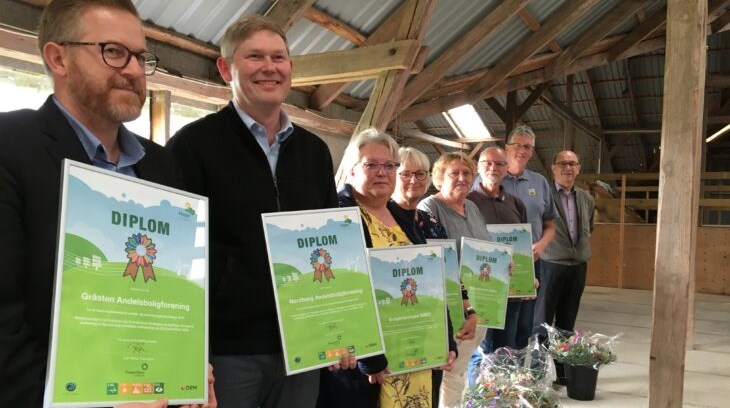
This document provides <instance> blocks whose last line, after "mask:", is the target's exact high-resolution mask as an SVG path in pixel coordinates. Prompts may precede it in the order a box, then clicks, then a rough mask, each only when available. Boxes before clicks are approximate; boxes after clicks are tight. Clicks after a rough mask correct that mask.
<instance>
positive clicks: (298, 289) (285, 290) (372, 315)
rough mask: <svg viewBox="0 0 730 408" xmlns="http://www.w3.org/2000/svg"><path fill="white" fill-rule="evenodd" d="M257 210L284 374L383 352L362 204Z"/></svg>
mask: <svg viewBox="0 0 730 408" xmlns="http://www.w3.org/2000/svg"><path fill="white" fill-rule="evenodd" d="M261 217H262V219H263V225H264V233H265V236H266V246H267V250H268V254H269V263H270V267H271V279H272V281H273V283H274V295H275V297H276V307H277V312H278V317H279V330H280V333H281V339H282V348H283V350H284V363H285V366H286V372H287V375H290V374H296V373H300V372H304V371H310V370H315V369H318V368H321V367H325V366H328V365H331V364H332V363H333V362H335V361H339V360H340V358H341V357H342V355H343V354H346V353H352V354H355V355H356V356H357V357H358V358H362V357H368V356H372V355H376V354H383V353H384V349H383V344H384V343H383V337H382V335H381V332H380V323H379V320H378V312H377V309H376V307H375V294H374V292H373V286H372V282H371V280H370V274H369V272H368V271H369V268H368V260H367V253H366V247H365V236H364V234H363V229H362V220H361V218H360V210H359V209H358V208H334V209H326V210H311V211H293V212H278V213H270V214H262V216H261Z"/></svg>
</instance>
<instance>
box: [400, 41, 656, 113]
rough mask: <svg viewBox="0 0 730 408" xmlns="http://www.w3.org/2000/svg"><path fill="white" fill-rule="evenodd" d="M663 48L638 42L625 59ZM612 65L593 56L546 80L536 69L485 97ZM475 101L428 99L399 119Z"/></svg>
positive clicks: (462, 95) (460, 95)
mask: <svg viewBox="0 0 730 408" xmlns="http://www.w3.org/2000/svg"><path fill="white" fill-rule="evenodd" d="M664 46H665V39H664V37H658V38H652V39H649V40H645V41H642V42H641V43H639V44H637V45H635V46H634V47H633V48H631V49H630V50H629V51H628V52H627V55H628V56H635V55H640V54H646V53H648V52H652V51H656V50H658V49H662V48H664ZM610 62H612V60H609V57H608V51H605V52H598V53H596V54H592V55H587V56H585V57H581V58H579V59H577V60H576V61H575V62H574V63H573V64H571V65H570V66H568V68H566V70H565V72H562V73H556V74H555V76H554V77H552V78H548V77H546V75H545V72H544V70H543V69H538V70H535V71H531V72H526V73H524V74H519V75H514V76H511V77H508V78H507V79H505V80H503V81H502V82H501V83H500V84H499V86H497V87H495V88H494V89H493V90H492V91H490V92H489V93H488V94H487V95H486V96H485V97H489V96H493V95H499V94H503V93H506V92H509V91H511V90H514V89H523V88H527V87H529V86H536V85H538V84H540V83H543V82H545V81H548V80H552V79H555V78H559V77H562V76H565V75H568V74H574V73H576V72H579V71H585V70H587V69H591V68H595V67H598V66H601V65H606V64H608V63H610ZM473 100H475V97H474V95H473V94H472V93H470V92H468V90H463V91H459V92H454V93H451V94H449V95H446V96H441V97H438V98H434V99H430V100H428V101H425V102H421V103H418V104H416V105H413V106H411V107H410V108H408V109H406V110H405V111H403V112H402V113H401V114H400V119H401V120H404V121H413V120H416V119H419V118H421V117H427V116H431V115H435V114H437V113H440V112H443V111H444V110H449V109H451V108H454V107H456V106H459V105H463V104H465V103H470V102H471V101H473Z"/></svg>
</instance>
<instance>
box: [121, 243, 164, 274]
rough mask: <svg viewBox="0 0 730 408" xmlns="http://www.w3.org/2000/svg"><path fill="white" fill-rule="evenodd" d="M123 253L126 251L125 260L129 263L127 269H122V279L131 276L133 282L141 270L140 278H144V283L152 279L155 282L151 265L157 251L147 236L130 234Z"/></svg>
mask: <svg viewBox="0 0 730 408" xmlns="http://www.w3.org/2000/svg"><path fill="white" fill-rule="evenodd" d="M124 250H125V251H127V258H128V259H129V262H128V263H127V267H126V268H125V269H124V274H123V275H122V277H125V276H131V277H132V280H133V281H136V280H137V273H138V272H139V269H140V268H142V276H143V277H144V281H145V283H147V281H148V280H150V279H152V280H153V281H156V280H157V279H156V278H155V271H154V269H152V264H153V263H154V261H155V258H156V257H157V256H156V255H157V249H155V244H154V243H153V242H152V239H151V238H149V237H147V235H142V234H132V236H131V237H129V238H128V239H127V243H126V245H125V249H124Z"/></svg>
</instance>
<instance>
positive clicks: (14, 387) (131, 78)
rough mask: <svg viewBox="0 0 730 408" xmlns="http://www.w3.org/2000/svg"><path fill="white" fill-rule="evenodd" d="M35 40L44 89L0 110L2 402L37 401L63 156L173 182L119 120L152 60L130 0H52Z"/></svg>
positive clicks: (140, 98) (167, 160)
mask: <svg viewBox="0 0 730 408" xmlns="http://www.w3.org/2000/svg"><path fill="white" fill-rule="evenodd" d="M98 41H105V42H98ZM38 45H39V48H40V52H41V55H42V57H43V61H44V63H45V65H46V69H47V71H48V73H49V75H51V76H52V78H53V92H54V94H53V95H52V96H51V97H49V98H48V100H46V102H45V103H44V104H43V106H42V107H41V108H40V109H39V110H28V109H26V110H20V111H14V112H8V113H0V259H2V267H0V276H1V277H2V283H1V284H0V406H2V407H24V408H25V407H40V406H41V404H42V398H43V389H44V380H45V371H46V361H47V358H48V347H49V341H48V339H49V328H50V321H51V302H52V299H53V280H54V269H55V264H54V260H55V252H56V243H57V231H58V206H59V190H60V187H61V181H60V180H61V171H62V164H63V163H62V162H63V160H64V159H66V158H68V159H72V160H76V161H80V162H84V163H87V164H93V165H94V166H97V167H101V168H105V169H108V170H112V171H116V172H118V173H122V174H126V175H129V176H134V177H139V178H142V179H145V180H149V181H153V182H156V183H162V184H167V185H170V186H173V187H180V186H181V185H180V183H179V180H178V177H177V173H176V170H175V165H174V159H173V158H172V156H170V155H169V154H168V153H167V152H165V151H164V150H163V149H162V148H161V147H159V146H157V145H155V144H154V143H151V142H150V141H148V140H146V139H142V138H140V137H139V136H136V135H134V134H133V133H132V132H130V131H128V130H127V129H126V128H125V127H124V126H123V125H122V123H123V122H127V121H130V120H133V119H135V118H136V117H138V116H139V115H140V112H141V109H142V105H143V104H144V101H145V95H146V79H145V75H151V74H152V73H153V72H154V71H155V68H156V65H157V57H155V56H154V55H152V54H151V53H148V52H147V51H146V44H145V36H144V33H143V31H142V24H141V22H140V20H139V17H138V15H137V11H136V10H135V8H134V5H133V4H132V2H131V1H128V0H116V1H113V0H105V1H94V0H85V1H81V0H54V1H52V2H51V3H50V4H49V5H48V6H47V7H46V9H45V10H44V12H43V15H42V16H41V23H40V27H39V33H38ZM163 405H166V403H165V402H163V401H160V402H159V403H157V404H156V405H155V406H163Z"/></svg>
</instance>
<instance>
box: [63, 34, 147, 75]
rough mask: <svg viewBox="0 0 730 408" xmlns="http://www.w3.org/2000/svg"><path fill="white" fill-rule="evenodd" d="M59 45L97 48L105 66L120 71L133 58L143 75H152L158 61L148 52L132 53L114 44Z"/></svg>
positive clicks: (64, 43) (84, 43) (120, 45)
mask: <svg viewBox="0 0 730 408" xmlns="http://www.w3.org/2000/svg"><path fill="white" fill-rule="evenodd" d="M59 44H61V45H92V46H96V47H99V49H100V50H101V59H102V60H104V63H105V64H106V65H109V66H110V67H112V68H117V69H121V68H124V67H126V66H127V65H128V64H129V60H131V59H132V57H134V58H135V59H136V60H137V63H139V66H140V67H142V69H143V70H144V74H145V75H152V74H154V73H155V70H156V69H157V63H158V62H159V61H160V59H159V58H157V56H156V55H155V54H153V53H151V52H149V51H142V52H133V51H130V50H129V48H127V47H125V46H124V45H122V44H119V43H115V42H78V41H64V42H61V43H59Z"/></svg>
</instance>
